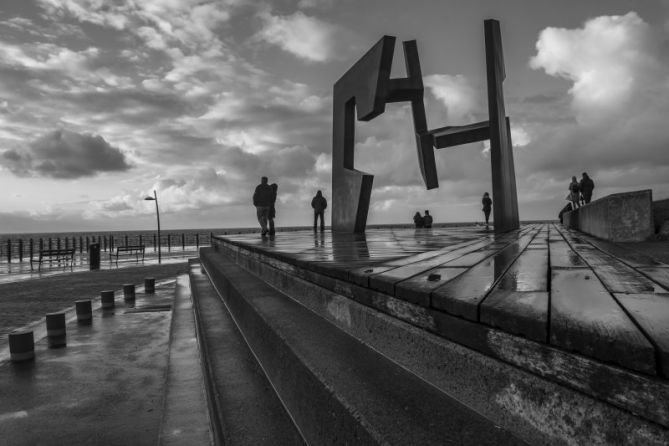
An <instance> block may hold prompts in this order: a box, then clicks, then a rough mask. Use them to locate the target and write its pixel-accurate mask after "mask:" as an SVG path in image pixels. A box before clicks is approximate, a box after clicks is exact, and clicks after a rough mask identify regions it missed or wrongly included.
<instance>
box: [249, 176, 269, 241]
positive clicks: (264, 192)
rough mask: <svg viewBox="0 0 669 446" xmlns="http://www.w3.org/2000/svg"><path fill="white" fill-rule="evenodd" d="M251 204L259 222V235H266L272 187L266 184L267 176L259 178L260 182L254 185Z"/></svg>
mask: <svg viewBox="0 0 669 446" xmlns="http://www.w3.org/2000/svg"><path fill="white" fill-rule="evenodd" d="M253 205H254V206H255V207H256V216H257V217H258V223H260V229H261V233H260V234H261V235H262V236H263V237H265V235H267V219H268V218H269V210H270V208H271V207H272V188H271V187H270V185H269V184H267V177H262V178H261V179H260V184H259V185H257V186H256V190H255V192H254V193H253Z"/></svg>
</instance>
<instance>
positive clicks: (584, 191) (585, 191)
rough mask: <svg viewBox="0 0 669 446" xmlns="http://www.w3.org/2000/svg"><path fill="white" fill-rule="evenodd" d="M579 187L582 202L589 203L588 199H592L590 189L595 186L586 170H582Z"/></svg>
mask: <svg viewBox="0 0 669 446" xmlns="http://www.w3.org/2000/svg"><path fill="white" fill-rule="evenodd" d="M579 187H580V189H581V196H582V197H583V203H584V204H588V203H590V200H592V190H593V189H594V188H595V182H594V181H592V178H590V177H589V176H588V174H587V172H583V178H581V181H580V183H579Z"/></svg>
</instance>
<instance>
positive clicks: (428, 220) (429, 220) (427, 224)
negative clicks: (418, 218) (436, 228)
mask: <svg viewBox="0 0 669 446" xmlns="http://www.w3.org/2000/svg"><path fill="white" fill-rule="evenodd" d="M423 225H424V226H425V227H426V228H431V227H432V216H431V215H430V211H428V210H427V209H425V217H423Z"/></svg>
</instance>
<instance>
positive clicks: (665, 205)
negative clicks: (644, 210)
mask: <svg viewBox="0 0 669 446" xmlns="http://www.w3.org/2000/svg"><path fill="white" fill-rule="evenodd" d="M653 221H654V224H655V232H658V231H659V230H660V227H661V226H662V223H664V222H665V221H669V198H667V199H666V200H658V201H653Z"/></svg>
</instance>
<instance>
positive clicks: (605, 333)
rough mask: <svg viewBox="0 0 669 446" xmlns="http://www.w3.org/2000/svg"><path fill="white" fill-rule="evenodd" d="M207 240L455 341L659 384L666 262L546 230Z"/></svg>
mask: <svg viewBox="0 0 669 446" xmlns="http://www.w3.org/2000/svg"><path fill="white" fill-rule="evenodd" d="M219 242H223V243H227V244H232V245H236V246H239V247H242V248H244V249H248V250H250V251H253V252H260V253H262V254H264V255H266V256H269V257H273V258H276V259H279V260H282V261H284V262H287V263H289V264H293V265H296V266H297V267H299V268H303V269H304V270H309V271H314V272H316V273H320V274H322V275H325V276H329V277H333V278H337V279H340V280H343V281H346V282H349V283H352V284H355V285H357V286H359V287H361V288H353V291H351V292H352V293H354V294H355V293H358V294H359V299H360V300H365V299H367V300H368V301H370V302H372V301H373V299H376V298H379V296H380V295H379V294H378V293H382V295H383V296H391V297H393V298H395V299H399V300H401V301H404V302H407V303H409V304H411V307H407V308H409V309H410V311H411V312H413V313H414V314H416V315H418V316H416V320H415V322H416V324H417V325H423V326H425V327H426V328H428V329H431V330H435V331H438V332H440V333H446V334H447V335H448V336H449V337H450V336H451V335H452V336H454V337H455V339H456V340H458V342H464V343H465V345H467V343H468V342H470V341H469V340H467V339H464V338H463V334H462V333H464V332H465V331H466V330H465V328H466V327H468V326H467V325H462V324H463V321H469V322H472V323H475V324H480V325H484V326H492V327H495V328H497V329H501V330H503V331H506V332H509V333H512V334H515V335H521V336H523V337H526V338H528V339H530V340H533V341H537V342H540V343H545V344H549V345H551V346H553V347H556V348H559V349H563V350H566V351H569V352H576V353H579V354H582V355H584V356H587V357H590V358H594V359H596V360H599V361H602V362H608V363H614V364H617V365H619V366H622V367H624V368H627V369H631V370H634V371H636V372H641V373H643V374H647V375H652V376H660V377H668V376H669V323H668V321H669V264H667V263H663V261H662V259H658V258H654V257H653V256H652V255H649V254H647V253H643V252H639V251H636V250H634V249H630V246H621V245H616V244H614V243H610V242H605V241H602V240H598V239H595V238H593V237H589V236H585V235H583V234H580V233H577V232H572V231H567V230H565V229H563V228H562V226H559V225H553V224H533V225H524V226H523V227H522V228H521V230H519V231H515V232H512V233H507V234H503V235H495V234H493V233H492V232H489V231H486V230H485V228H483V227H481V226H469V227H455V228H439V229H432V230H426V229H419V230H411V229H400V230H388V229H381V230H369V231H367V234H366V235H365V236H354V235H338V234H332V233H329V232H326V233H324V234H323V233H313V232H310V231H301V232H294V233H286V234H283V233H279V234H277V235H276V237H274V238H273V239H269V238H266V239H262V238H261V237H260V236H259V235H258V234H243V235H227V236H225V237H221V238H219ZM651 252H652V251H651ZM660 252H662V251H661V250H660ZM361 290H362V291H361ZM364 290H368V292H367V296H365V295H364V293H365V292H364ZM375 293H376V294H375ZM386 307H390V304H387V305H386ZM408 311H409V310H407V312H408ZM421 317H422V318H423V319H420V318H421ZM456 327H459V328H456ZM449 331H450V332H449ZM458 337H459V338H462V339H459V338H458Z"/></svg>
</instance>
